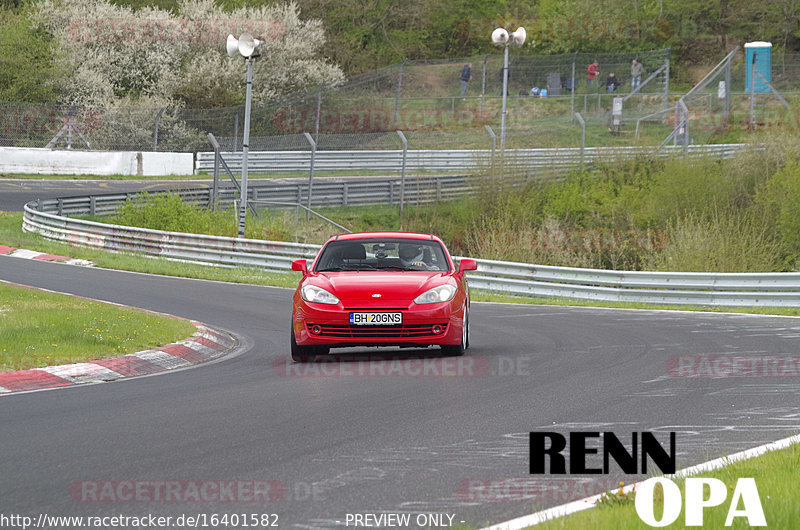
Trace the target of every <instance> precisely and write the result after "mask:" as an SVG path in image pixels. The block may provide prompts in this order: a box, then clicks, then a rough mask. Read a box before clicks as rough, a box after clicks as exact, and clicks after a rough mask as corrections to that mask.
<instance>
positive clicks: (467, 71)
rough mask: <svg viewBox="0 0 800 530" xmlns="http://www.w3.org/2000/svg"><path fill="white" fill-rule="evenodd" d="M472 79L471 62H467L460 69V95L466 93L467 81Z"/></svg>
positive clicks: (462, 95)
mask: <svg viewBox="0 0 800 530" xmlns="http://www.w3.org/2000/svg"><path fill="white" fill-rule="evenodd" d="M470 81H472V63H467V64H465V65H464V68H462V69H461V97H464V95H465V94H466V93H467V83H469V82H470Z"/></svg>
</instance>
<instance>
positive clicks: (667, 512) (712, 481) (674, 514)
mask: <svg viewBox="0 0 800 530" xmlns="http://www.w3.org/2000/svg"><path fill="white" fill-rule="evenodd" d="M656 486H661V491H662V496H663V498H664V510H663V512H662V514H661V518H660V519H656V514H655V506H654V505H655V502H654V500H655V497H656ZM706 486H707V487H708V488H706ZM685 489H686V504H685V511H684V512H685V525H686V526H703V510H705V508H711V507H714V506H720V505H722V503H723V502H725V500H726V499H727V498H728V488H727V487H725V483H724V482H722V481H721V480H719V479H716V478H687V479H686V488H685ZM706 489H707V490H708V495H706ZM634 503H635V505H636V514H637V515H638V516H639V519H641V520H642V521H643V522H644V523H645V524H647V525H649V526H655V527H662V526H667V525H670V524H672V523H674V522H675V521H677V520H678V517H679V516H680V515H681V490H680V488H678V486H677V485H676V484H675V483H674V482H673V481H672V480H670V479H668V478H663V477H655V478H651V479H647V480H645V481H644V482H643V483H642V485H641V486H639V487H638V488H636V500H635V501H634ZM740 505H741V508H739V506H740ZM737 517H743V518H745V519H747V524H748V525H749V526H767V520H766V518H765V517H764V509H763V508H762V506H761V499H760V498H759V496H758V488H757V487H756V481H755V479H753V478H740V479H738V480H737V481H736V488H734V490H733V496H732V498H731V503H730V506H729V508H728V515H727V516H726V517H725V526H731V525H732V524H733V520H734V519H736V518H737Z"/></svg>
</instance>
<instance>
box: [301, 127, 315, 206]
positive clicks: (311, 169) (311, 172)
mask: <svg viewBox="0 0 800 530" xmlns="http://www.w3.org/2000/svg"><path fill="white" fill-rule="evenodd" d="M303 135H304V136H305V137H306V140H307V141H308V143H309V144H310V145H311V161H310V163H309V168H308V200H307V201H306V205H307V206H308V209H309V210H310V209H311V195H312V189H313V186H314V158H315V157H316V155H317V142H315V141H314V139H313V138H312V137H311V135H310V134H308V133H307V132H304V133H303ZM309 219H311V214H309V213H308V212H307V211H306V221H308V220H309Z"/></svg>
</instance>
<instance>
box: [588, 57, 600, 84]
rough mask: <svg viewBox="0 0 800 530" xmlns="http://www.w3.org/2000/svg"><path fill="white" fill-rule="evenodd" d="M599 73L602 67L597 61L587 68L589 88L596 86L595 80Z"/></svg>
mask: <svg viewBox="0 0 800 530" xmlns="http://www.w3.org/2000/svg"><path fill="white" fill-rule="evenodd" d="M599 73H600V66H599V65H598V64H597V61H595V62H593V63H592V64H590V65H589V67H588V68H586V84H587V85H588V86H589V88H591V87H593V86H594V79H595V78H596V77H597V74H599Z"/></svg>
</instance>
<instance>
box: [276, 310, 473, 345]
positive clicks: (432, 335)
mask: <svg viewBox="0 0 800 530" xmlns="http://www.w3.org/2000/svg"><path fill="white" fill-rule="evenodd" d="M385 302H387V304H386V306H385V307H371V308H368V309H367V308H364V307H356V306H357V305H358V304H357V303H355V304H352V303H351V304H349V305H352V306H353V307H349V308H348V307H346V306H345V305H344V304H337V305H335V306H326V305H325V304H313V303H307V302H305V301H304V300H302V299H300V300H296V301H295V304H294V311H293V323H292V325H293V329H294V334H295V340H296V341H297V344H298V345H301V346H312V345H313V346H328V347H331V348H336V347H348V346H401V347H402V346H408V347H411V346H430V345H455V344H460V343H461V332H462V325H463V314H464V311H463V307H461V306H459V305H458V304H455V303H453V302H452V301H451V302H444V303H441V304H425V305H417V304H414V303H413V302H411V303H409V302H405V303H400V304H394V306H393V307H392V304H391V301H385ZM352 311H375V312H389V311H391V312H395V311H396V312H401V313H402V314H403V323H402V325H399V326H374V325H371V326H364V325H361V326H359V325H351V324H350V322H349V321H350V312H352ZM437 331H438V332H437Z"/></svg>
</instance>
